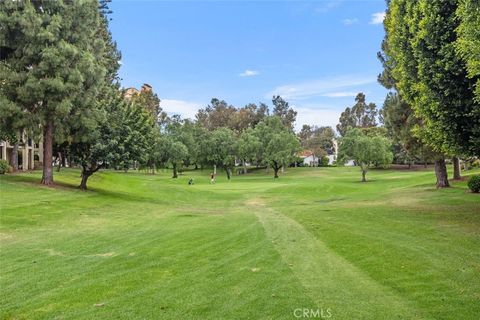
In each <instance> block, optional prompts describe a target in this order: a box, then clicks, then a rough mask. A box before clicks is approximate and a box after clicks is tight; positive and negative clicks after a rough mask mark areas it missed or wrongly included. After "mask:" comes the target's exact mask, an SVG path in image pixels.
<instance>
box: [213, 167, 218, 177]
mask: <svg viewBox="0 0 480 320" xmlns="http://www.w3.org/2000/svg"><path fill="white" fill-rule="evenodd" d="M213 175H215V176H216V175H217V165H216V164H214V165H213Z"/></svg>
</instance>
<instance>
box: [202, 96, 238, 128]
mask: <svg viewBox="0 0 480 320" xmlns="http://www.w3.org/2000/svg"><path fill="white" fill-rule="evenodd" d="M236 112H237V109H236V108H235V107H234V106H232V105H229V104H228V103H227V102H226V101H224V100H219V99H217V98H212V100H211V102H210V105H208V106H207V107H206V108H204V109H200V110H198V112H197V114H196V119H197V121H198V122H199V123H200V124H201V125H202V126H203V127H204V128H206V129H208V130H210V131H213V130H216V129H218V128H231V129H233V127H234V124H233V122H234V120H235V113H236Z"/></svg>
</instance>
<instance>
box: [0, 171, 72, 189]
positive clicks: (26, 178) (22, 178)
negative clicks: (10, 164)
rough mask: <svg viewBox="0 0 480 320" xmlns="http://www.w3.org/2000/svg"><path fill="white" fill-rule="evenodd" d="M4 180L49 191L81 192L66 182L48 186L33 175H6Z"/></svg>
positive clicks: (56, 182)
mask: <svg viewBox="0 0 480 320" xmlns="http://www.w3.org/2000/svg"><path fill="white" fill-rule="evenodd" d="M2 180H3V181H6V182H14V183H23V184H26V185H30V186H32V187H40V188H47V189H64V190H80V189H79V188H78V185H73V184H71V183H68V182H64V181H55V182H54V183H53V184H52V185H49V186H47V185H44V184H42V183H41V178H39V177H37V176H31V175H16V174H14V175H6V176H4V177H3V178H2Z"/></svg>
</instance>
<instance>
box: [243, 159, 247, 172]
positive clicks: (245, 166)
mask: <svg viewBox="0 0 480 320" xmlns="http://www.w3.org/2000/svg"><path fill="white" fill-rule="evenodd" d="M243 174H247V162H246V161H245V159H243Z"/></svg>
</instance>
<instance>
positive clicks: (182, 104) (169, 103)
mask: <svg viewBox="0 0 480 320" xmlns="http://www.w3.org/2000/svg"><path fill="white" fill-rule="evenodd" d="M160 106H161V107H162V109H163V111H165V112H167V113H168V114H179V115H181V116H182V118H190V119H195V114H197V111H198V109H200V108H201V104H200V103H196V102H191V101H184V100H175V99H162V101H161V103H160Z"/></svg>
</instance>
